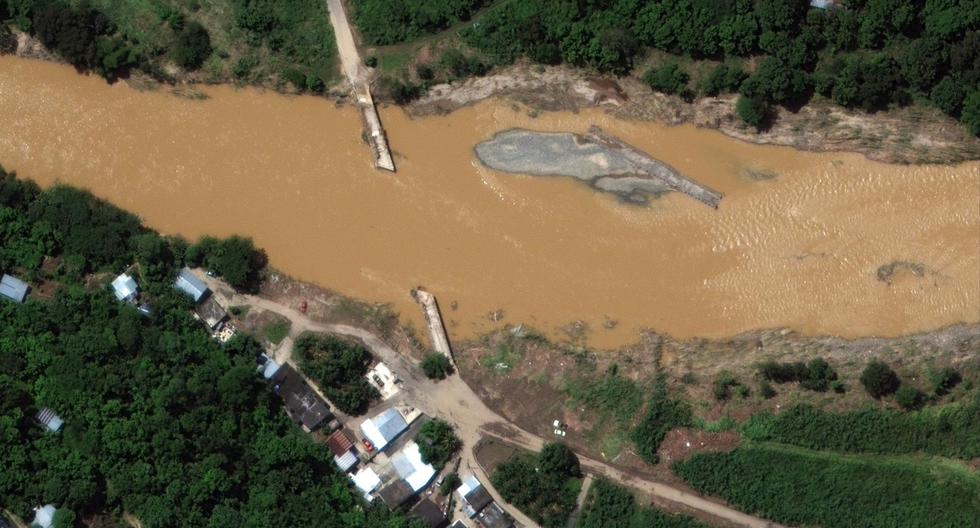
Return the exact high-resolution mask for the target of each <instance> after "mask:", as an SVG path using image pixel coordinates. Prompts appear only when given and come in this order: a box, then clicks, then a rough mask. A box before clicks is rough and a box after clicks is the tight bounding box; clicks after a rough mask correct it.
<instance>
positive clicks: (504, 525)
mask: <svg viewBox="0 0 980 528" xmlns="http://www.w3.org/2000/svg"><path fill="white" fill-rule="evenodd" d="M476 522H477V523H478V524H479V525H480V526H482V527H483V528H513V526H514V519H511V517H510V515H507V512H505V511H504V509H503V508H501V507H500V505H499V504H497V503H496V502H491V503H490V504H489V505H487V507H486V508H483V511H481V512H480V514H479V515H477V517H476Z"/></svg>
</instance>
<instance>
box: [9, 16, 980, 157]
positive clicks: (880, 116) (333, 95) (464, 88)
mask: <svg viewBox="0 0 980 528" xmlns="http://www.w3.org/2000/svg"><path fill="white" fill-rule="evenodd" d="M14 35H15V37H16V42H17V45H16V50H15V51H14V53H13V54H14V55H16V56H17V57H21V58H28V59H35V60H46V61H52V62H59V63H61V62H63V61H61V60H60V59H59V58H58V57H57V56H55V55H54V54H52V53H51V52H50V51H48V50H47V49H45V48H44V46H43V45H42V44H41V43H40V42H38V41H37V39H35V38H32V37H31V36H29V35H27V34H26V33H23V32H20V31H15V32H14ZM178 73H179V72H178ZM175 75H176V76H175V79H176V82H174V83H165V82H164V81H160V80H158V79H154V78H152V77H151V76H149V75H146V74H143V73H142V72H139V71H137V72H135V74H134V75H133V76H132V77H130V78H128V79H126V82H127V84H129V85H130V86H132V87H133V88H135V89H140V90H145V89H152V87H153V86H154V85H162V84H169V85H170V86H172V87H173V88H174V89H175V90H174V93H175V94H178V95H181V94H183V93H184V92H185V91H186V90H187V89H190V90H191V91H192V92H193V87H194V86H195V85H198V84H213V83H206V82H204V81H203V80H202V79H201V78H200V76H197V75H194V74H189V73H185V74H183V75H177V74H175ZM223 82H224V83H227V84H234V85H236V86H238V83H234V82H232V80H231V79H225V80H224V81H223ZM255 87H257V88H262V89H269V90H273V91H276V92H278V93H282V94H284V95H294V94H295V92H292V91H288V90H286V91H284V90H283V89H282V88H276V87H270V86H265V85H258V86H255ZM346 90H347V88H346V86H345V83H344V82H343V81H341V82H340V83H337V84H335V85H332V86H329V87H328V89H327V90H326V91H325V92H324V95H323V97H325V98H327V99H330V100H332V101H333V102H334V103H335V104H347V103H350V102H351V100H350V98H349V96H348V94H347V93H346ZM491 98H501V99H505V100H510V101H512V102H514V103H516V104H520V105H523V106H525V107H527V109H528V112H529V114H530V115H535V114H537V113H538V112H542V111H545V112H550V111H562V110H565V111H572V112H575V111H579V110H581V109H584V108H592V107H602V108H604V109H605V111H606V112H607V113H609V114H610V115H612V116H614V117H617V118H620V119H627V120H638V121H659V122H662V123H665V124H667V125H669V126H676V125H682V124H688V123H689V124H693V125H695V126H696V127H698V128H707V129H712V130H717V131H719V132H721V133H722V134H725V135H726V136H728V137H731V138H734V139H737V140H739V141H745V142H747V143H752V144H756V145H780V146H788V147H792V148H794V149H797V150H801V151H806V152H844V153H847V152H854V153H858V154H861V155H863V156H865V157H866V158H868V159H870V160H873V161H880V162H884V163H893V164H954V163H959V162H966V161H974V160H980V138H978V137H975V136H972V135H970V134H969V133H968V132H967V131H966V130H965V128H964V127H963V126H962V125H960V124H959V123H958V122H956V121H955V120H953V119H951V118H949V117H948V116H945V115H943V114H942V113H941V112H940V111H939V110H937V109H929V108H921V107H908V108H901V109H896V110H890V111H885V112H878V113H875V114H868V113H866V112H860V111H852V110H847V109H845V108H842V107H840V106H837V105H835V104H833V103H831V102H829V101H826V100H823V99H822V98H820V97H815V98H814V99H813V100H812V101H811V102H810V103H808V104H807V105H806V106H804V107H802V108H800V109H798V110H795V111H790V110H787V109H785V108H781V107H779V108H777V109H776V115H775V116H774V118H773V120H772V124H771V126H770V127H769V128H768V129H766V130H764V131H756V130H755V129H753V128H752V127H749V126H746V125H745V124H744V123H742V122H741V121H740V120H739V119H738V118H737V117H736V116H735V113H734V108H735V101H736V99H737V96H735V95H727V96H719V97H699V98H696V99H695V100H693V101H692V102H686V101H684V100H682V99H681V98H680V97H677V96H668V95H665V94H661V93H655V92H653V91H652V90H650V89H649V87H647V86H646V85H645V84H643V83H642V81H640V80H639V79H637V78H636V77H633V76H625V77H620V78H613V77H609V76H597V75H593V74H590V73H589V72H588V71H586V70H582V69H577V68H573V67H569V66H565V65H560V66H547V67H543V66H540V65H531V64H529V63H527V62H519V63H517V64H515V65H513V66H509V67H506V68H503V69H500V70H497V71H494V72H493V73H491V74H490V75H487V76H484V77H473V78H469V79H465V80H463V81H459V82H453V83H451V84H440V85H436V86H433V87H431V88H430V89H429V90H427V91H426V93H425V94H423V96H422V97H421V98H420V99H418V100H416V101H414V102H412V103H409V104H408V105H405V106H403V107H402V109H403V110H404V111H405V112H407V113H408V114H409V115H410V116H413V117H426V116H431V115H445V114H448V113H451V112H453V111H456V110H459V109H461V108H464V107H467V106H471V105H475V104H477V103H479V102H481V101H484V100H487V99H491ZM386 103H388V102H386Z"/></svg>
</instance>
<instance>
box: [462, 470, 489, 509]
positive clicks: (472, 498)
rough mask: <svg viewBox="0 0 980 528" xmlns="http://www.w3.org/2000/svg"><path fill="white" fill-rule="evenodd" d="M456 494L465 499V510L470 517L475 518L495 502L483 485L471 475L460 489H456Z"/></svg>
mask: <svg viewBox="0 0 980 528" xmlns="http://www.w3.org/2000/svg"><path fill="white" fill-rule="evenodd" d="M456 493H459V496H460V497H461V498H462V499H463V506H464V507H463V510H464V511H465V512H466V514H467V515H468V516H470V517H473V516H474V515H476V514H477V513H478V512H479V511H480V510H482V509H483V508H486V506H487V505H488V504H490V503H491V502H493V497H491V496H490V494H489V493H487V490H486V489H485V488H484V487H483V484H481V483H480V481H479V480H477V479H476V477H475V476H473V475H470V476H469V477H468V478H467V479H466V480H464V481H463V484H462V485H461V486H460V487H458V488H456Z"/></svg>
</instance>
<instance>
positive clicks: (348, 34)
mask: <svg viewBox="0 0 980 528" xmlns="http://www.w3.org/2000/svg"><path fill="white" fill-rule="evenodd" d="M327 11H329V12H330V24H331V25H332V26H333V32H334V34H335V36H336V39H337V54H338V55H339V56H340V63H341V64H342V65H343V67H344V74H345V75H347V80H348V81H350V83H351V85H352V86H353V88H354V93H355V94H358V95H360V93H361V90H362V88H363V89H366V87H367V74H366V72H365V70H364V68H363V67H362V66H361V55H360V54H359V53H358V51H357V44H356V43H354V32H353V31H352V30H351V27H350V21H348V19H347V12H346V11H345V10H344V4H343V2H341V0H327Z"/></svg>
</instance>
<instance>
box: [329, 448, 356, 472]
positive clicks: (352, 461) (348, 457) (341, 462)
mask: <svg viewBox="0 0 980 528" xmlns="http://www.w3.org/2000/svg"><path fill="white" fill-rule="evenodd" d="M333 461H334V462H335V463H336V464H337V467H339V468H340V470H341V471H344V472H346V471H347V470H349V469H350V468H352V467H354V466H355V465H356V464H357V455H355V454H354V452H353V451H347V452H346V453H344V455H343V456H336V455H334V457H333Z"/></svg>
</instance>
